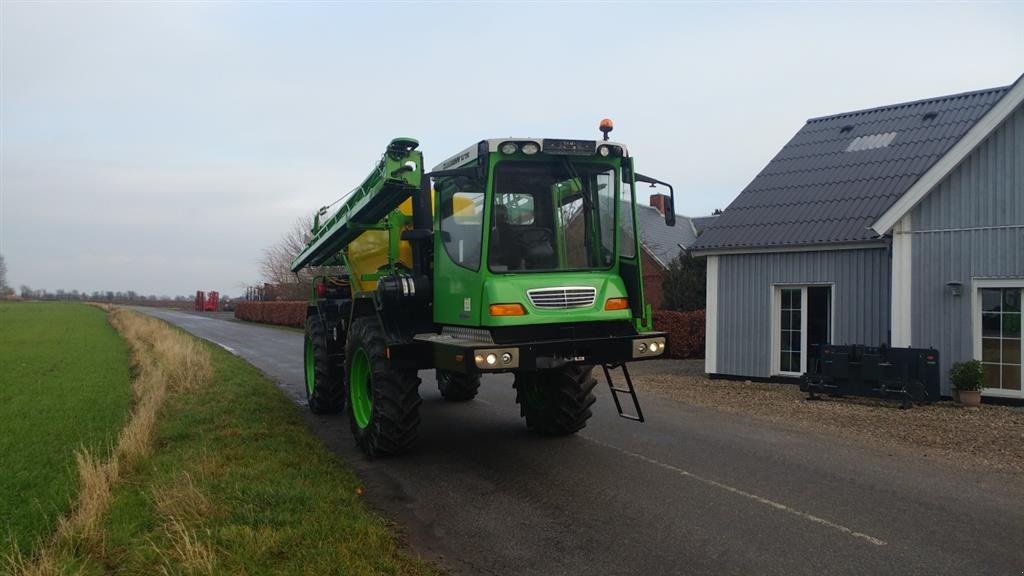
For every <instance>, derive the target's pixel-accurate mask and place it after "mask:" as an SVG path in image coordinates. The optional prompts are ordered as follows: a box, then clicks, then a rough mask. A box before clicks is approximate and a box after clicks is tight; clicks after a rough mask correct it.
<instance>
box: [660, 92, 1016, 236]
mask: <svg viewBox="0 0 1024 576" xmlns="http://www.w3.org/2000/svg"><path fill="white" fill-rule="evenodd" d="M1007 90H1009V87H1003V88H993V89H989V90H980V91H977V92H967V93H964V94H954V95H952V96H943V97H939V98H931V99H928V100H919V101H915V102H906V103H902V104H895V105H892V106H884V107H881V108H873V109H870V110H859V111H855V112H847V113H844V114H837V115H834V116H826V117H822V118H812V119H810V120H808V121H807V123H806V124H805V125H804V127H803V128H802V129H801V130H800V131H799V132H797V133H796V135H795V136H793V138H792V139H791V140H790V141H789V143H788V144H786V146H785V147H784V148H783V149H782V150H780V151H779V153H778V154H776V156H775V158H773V159H772V161H771V162H770V163H769V164H768V166H766V167H765V168H764V169H763V170H762V171H761V173H760V174H758V175H757V177H756V178H754V180H753V181H752V182H751V183H750V184H749V185H747V187H746V188H745V189H744V190H743V191H742V192H741V193H740V195H739V196H738V197H737V198H736V199H735V200H734V201H733V202H732V204H730V205H729V207H728V208H726V210H725V211H724V212H723V213H722V215H721V216H717V217H716V219H715V221H714V225H713V226H710V227H707V228H706V229H703V232H702V233H701V235H700V238H699V239H697V241H696V244H695V246H694V247H695V248H696V249H699V250H713V249H736V248H759V247H771V246H792V245H800V244H819V243H839V242H858V241H865V240H870V239H872V238H874V236H875V234H874V232H873V231H872V230H871V229H870V226H871V224H873V223H874V221H875V220H877V218H878V217H879V216H881V215H882V214H883V213H884V212H885V211H886V210H888V209H889V207H890V206H892V205H893V203H895V202H896V201H897V200H898V199H899V198H900V197H901V196H902V195H903V193H904V192H906V191H907V189H908V188H909V187H910V186H911V185H912V184H913V183H914V182H915V181H917V179H918V178H919V177H920V176H921V174H923V173H924V172H925V171H927V170H928V169H929V168H930V167H931V166H932V165H933V164H934V163H935V162H936V161H937V160H938V159H939V158H940V157H941V156H942V155H943V154H945V153H946V151H947V150H949V148H950V147H952V146H953V144H955V143H956V142H957V141H958V140H959V139H960V138H961V137H963V135H964V133H966V132H967V130H968V129H969V128H970V127H971V126H973V125H974V123H975V122H976V121H977V120H978V119H979V118H981V116H983V115H984V114H985V113H986V112H987V111H988V110H989V109H990V108H991V107H992V106H993V105H994V104H995V103H996V102H997V101H998V100H999V99H1000V98H1002V96H1003V95H1004V94H1005V93H1006V92H1007ZM930 112H933V113H935V118H932V119H925V114H927V113H930ZM848 126H849V127H851V129H849V130H846V129H845V127H848ZM890 132H895V133H896V136H895V137H894V138H893V139H892V141H891V142H890V143H889V145H888V146H883V147H878V148H871V149H863V150H860V151H855V152H847V151H846V150H847V148H848V147H849V146H850V143H851V142H852V141H853V140H854V139H855V138H858V137H861V136H867V137H871V136H874V135H878V134H887V133H890ZM879 141H884V139H883V138H878V139H872V138H869V139H865V140H862V141H861V143H862V144H864V143H867V142H879ZM698 228H703V227H702V226H698ZM645 236H646V234H645ZM684 245H686V244H684Z"/></svg>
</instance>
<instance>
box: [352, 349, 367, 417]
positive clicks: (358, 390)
mask: <svg viewBox="0 0 1024 576" xmlns="http://www.w3.org/2000/svg"><path fill="white" fill-rule="evenodd" d="M348 390H349V401H350V402H351V403H352V416H353V417H354V418H355V420H356V425H357V426H359V427H360V428H366V426H367V425H369V424H370V413H371V412H372V411H373V397H372V396H370V361H369V359H368V358H367V357H366V352H364V351H363V349H362V348H360V349H359V350H357V351H356V355H355V357H354V358H352V368H351V369H350V370H349V375H348Z"/></svg>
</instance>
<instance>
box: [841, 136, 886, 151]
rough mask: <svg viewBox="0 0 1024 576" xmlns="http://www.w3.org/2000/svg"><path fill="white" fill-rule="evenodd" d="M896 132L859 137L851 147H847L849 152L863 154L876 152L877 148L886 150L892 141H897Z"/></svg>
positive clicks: (852, 142)
mask: <svg viewBox="0 0 1024 576" xmlns="http://www.w3.org/2000/svg"><path fill="white" fill-rule="evenodd" d="M896 134H897V133H896V132H883V133H881V134H869V135H867V136H857V137H856V138H854V139H853V140H852V141H850V145H849V146H847V147H846V151H847V152H863V151H864V150H875V149H877V148H885V147H886V146H888V145H889V144H892V141H893V140H895V139H896Z"/></svg>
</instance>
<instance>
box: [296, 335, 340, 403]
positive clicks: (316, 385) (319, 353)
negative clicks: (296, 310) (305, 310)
mask: <svg viewBox="0 0 1024 576" xmlns="http://www.w3.org/2000/svg"><path fill="white" fill-rule="evenodd" d="M303 359H304V365H305V374H306V403H307V404H308V405H309V410H310V411H311V412H313V413H314V414H334V413H336V412H340V411H341V409H342V408H343V407H344V406H345V384H344V382H343V381H342V377H341V374H340V373H339V371H338V370H337V369H336V368H335V362H334V360H333V359H332V358H331V356H330V353H329V351H328V349H327V336H326V330H325V329H324V325H323V322H321V321H320V318H318V317H316V316H310V317H309V318H307V319H306V338H305V342H304V344H303Z"/></svg>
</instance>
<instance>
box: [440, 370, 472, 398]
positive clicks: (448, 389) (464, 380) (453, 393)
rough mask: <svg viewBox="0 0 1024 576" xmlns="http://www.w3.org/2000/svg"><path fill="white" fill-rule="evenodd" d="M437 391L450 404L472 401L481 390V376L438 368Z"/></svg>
mask: <svg viewBox="0 0 1024 576" xmlns="http://www.w3.org/2000/svg"><path fill="white" fill-rule="evenodd" d="M437 389H438V390H440V391H441V397H442V398H444V399H445V400H447V401H449V402H465V401H467V400H472V399H473V398H476V393H477V391H478V390H479V389H480V375H479V374H473V375H469V374H459V373H458V372H449V371H448V370H442V369H440V368H438V369H437Z"/></svg>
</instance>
